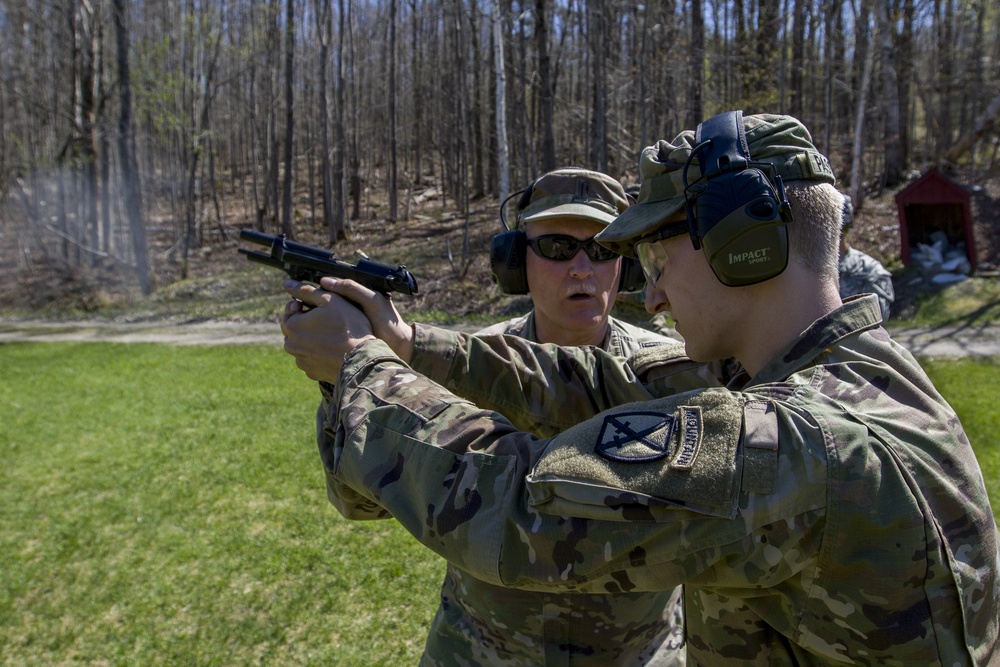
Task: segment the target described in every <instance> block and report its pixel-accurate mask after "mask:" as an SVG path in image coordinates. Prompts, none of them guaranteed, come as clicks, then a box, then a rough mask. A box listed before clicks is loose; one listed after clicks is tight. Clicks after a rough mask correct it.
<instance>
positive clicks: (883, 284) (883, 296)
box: [840, 248, 896, 322]
mask: <svg viewBox="0 0 1000 667" xmlns="http://www.w3.org/2000/svg"><path fill="white" fill-rule="evenodd" d="M857 294H874V295H875V296H877V297H878V305H879V308H880V309H881V310H882V321H883V322H886V321H888V320H889V308H890V306H891V305H892V302H893V300H894V299H895V298H896V292H895V290H893V288H892V274H891V273H889V272H888V271H886V270H885V267H884V266H882V265H881V264H880V263H879V261H878V260H877V259H875V258H874V257H870V256H868V255H866V254H865V253H863V252H861V251H860V250H855V249H854V248H850V249H849V250H848V251H847V252H846V253H844V254H843V255H841V256H840V296H841V298H844V299H846V298H847V297H849V296H855V295H857Z"/></svg>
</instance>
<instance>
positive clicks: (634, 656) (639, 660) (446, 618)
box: [420, 311, 684, 667]
mask: <svg viewBox="0 0 1000 667" xmlns="http://www.w3.org/2000/svg"><path fill="white" fill-rule="evenodd" d="M609 325H610V326H609V327H608V334H607V337H606V339H605V341H604V344H603V345H602V346H601V348H602V349H603V350H605V351H607V352H609V353H610V354H613V355H615V356H618V357H623V358H625V357H630V356H632V355H633V354H635V353H636V352H638V351H639V350H641V349H643V348H646V347H651V346H656V345H662V344H664V343H668V342H671V341H669V340H667V339H665V338H664V337H662V336H660V335H658V334H655V333H653V332H651V331H648V330H646V329H641V328H639V327H635V326H632V325H630V324H628V323H626V322H620V321H618V320H616V319H614V318H611V319H610V320H609ZM489 334H506V335H511V336H518V337H521V338H524V339H526V340H530V341H537V340H538V337H537V334H536V332H535V319H534V311H531V312H529V313H528V314H527V315H524V316H521V317H517V318H514V319H511V320H507V321H506V322H500V323H499V324H496V325H493V326H491V327H488V328H487V329H483V330H481V331H479V332H477V335H489ZM671 349H672V351H673V353H676V346H674V345H672V346H671ZM681 595H682V589H681V587H677V588H675V589H673V590H664V591H650V592H643V593H618V594H615V595H593V594H591V595H588V594H568V593H558V592H544V593H543V592H535V591H525V590H521V589H517V588H508V587H505V586H498V585H496V584H492V583H488V582H485V581H482V580H480V579H477V578H475V577H474V576H472V575H471V574H469V573H468V572H465V571H464V570H462V569H461V568H459V567H458V566H456V565H454V564H452V563H449V564H448V567H447V572H446V574H445V579H444V583H443V585H442V587H441V605H440V607H439V608H438V611H437V614H436V615H435V617H434V621H433V623H432V625H431V630H430V633H429V635H428V638H427V644H426V646H425V647H424V655H423V657H422V659H421V662H420V664H421V665H422V666H424V667H431V666H434V667H438V666H440V667H450V666H451V665H458V664H465V665H505V666H510V665H524V666H525V667H527V666H530V665H571V664H572V665H595V666H596V665H613V664H619V665H656V666H661V665H683V664H684V651H683V648H682V644H683V641H684V616H683V600H682V597H681Z"/></svg>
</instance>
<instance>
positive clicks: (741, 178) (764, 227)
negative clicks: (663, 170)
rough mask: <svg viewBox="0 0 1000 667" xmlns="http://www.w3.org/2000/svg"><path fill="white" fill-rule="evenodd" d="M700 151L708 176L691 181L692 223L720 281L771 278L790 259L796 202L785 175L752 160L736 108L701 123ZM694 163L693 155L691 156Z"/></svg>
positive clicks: (698, 243) (697, 241) (688, 193)
mask: <svg viewBox="0 0 1000 667" xmlns="http://www.w3.org/2000/svg"><path fill="white" fill-rule="evenodd" d="M695 155H699V164H700V165H701V172H702V179H701V180H699V181H698V182H696V183H694V184H691V185H687V166H685V175H684V181H685V196H686V202H685V203H686V208H687V215H688V225H689V229H690V232H691V240H692V242H693V243H694V247H695V249H699V248H701V249H702V250H703V251H704V252H705V256H706V257H707V258H708V263H709V265H710V266H711V267H712V271H713V272H714V273H715V276H716V277H717V278H718V279H719V281H720V282H721V283H722V284H724V285H728V286H730V287H739V286H742V285H753V284H754V283H759V282H763V281H765V280H769V279H771V278H773V277H775V276H777V275H778V274H780V273H781V272H782V271H784V270H785V267H786V266H787V265H788V229H787V226H786V225H787V224H788V223H789V222H791V220H792V217H791V206H790V205H789V204H788V200H787V199H785V191H784V185H783V184H782V182H781V177H780V176H775V177H773V178H769V177H768V176H767V174H765V173H764V169H766V168H768V167H769V165H766V164H762V163H754V162H751V160H750V149H749V147H748V146H747V140H746V135H745V134H744V130H743V112H742V111H730V112H727V113H723V114H719V115H718V116H714V117H712V118H710V119H708V120H707V121H705V122H704V123H702V124H701V125H699V126H698V132H697V134H696V135H695V148H694V149H692V151H691V157H692V158H693V157H695ZM688 164H689V165H690V159H689V161H688Z"/></svg>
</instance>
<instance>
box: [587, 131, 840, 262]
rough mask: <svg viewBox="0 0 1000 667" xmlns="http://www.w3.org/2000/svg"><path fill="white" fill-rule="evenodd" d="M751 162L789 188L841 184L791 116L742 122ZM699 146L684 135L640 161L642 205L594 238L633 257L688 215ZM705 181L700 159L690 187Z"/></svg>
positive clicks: (646, 151) (649, 149)
mask: <svg viewBox="0 0 1000 667" xmlns="http://www.w3.org/2000/svg"><path fill="white" fill-rule="evenodd" d="M743 127H744V130H745V133H746V139H747V145H748V146H749V148H750V158H751V160H753V161H754V162H763V163H767V164H771V165H773V166H774V171H775V173H776V174H777V175H778V176H781V178H782V180H783V181H784V182H786V183H787V182H789V181H801V180H807V181H820V182H823V183H830V184H831V185H832V184H834V183H836V178H835V177H834V175H833V169H831V168H830V162H829V161H828V160H827V159H826V157H825V156H824V155H822V154H821V153H820V152H819V151H818V150H816V146H814V145H813V142H812V136H811V135H810V134H809V130H807V129H806V127H805V126H804V125H803V124H802V123H801V122H800V121H799V120H798V119H796V118H793V117H792V116H781V115H777V114H759V115H753V116H744V117H743ZM694 146H695V132H694V131H693V130H685V131H683V132H681V133H680V134H679V135H677V137H676V138H674V140H673V141H665V140H661V141H658V142H657V143H656V144H655V145H653V146H648V147H646V148H644V149H643V151H642V155H641V156H640V158H639V178H640V179H641V185H640V187H639V197H638V201H637V203H636V204H635V205H634V206H632V207H630V208H629V209H628V210H626V211H625V212H624V213H622V214H621V215H619V216H618V217H617V218H616V219H615V221H614V222H613V223H612V224H610V225H608V227H606V228H605V229H604V230H602V231H601V232H600V233H599V234H598V235H597V236H596V237H595V238H596V239H597V241H598V242H599V243H600V244H601V245H604V246H607V247H608V248H611V249H612V250H614V251H616V252H618V253H620V254H622V255H625V256H627V257H634V256H635V255H634V253H633V250H632V247H633V246H634V245H635V242H636V241H637V240H638V239H640V238H642V237H644V236H648V235H649V234H651V233H652V232H654V231H656V230H657V229H658V228H660V227H662V226H663V225H664V224H665V223H667V222H674V221H676V222H680V221H681V215H680V214H684V204H685V201H684V178H683V173H684V164H685V163H686V162H687V159H688V157H689V156H690V155H691V150H692V149H693V148H694ZM699 178H701V170H700V169H699V166H698V158H695V159H694V160H692V161H691V165H690V166H689V167H688V172H687V181H688V184H689V185H690V184H691V183H694V182H695V181H697V180H698V179H699Z"/></svg>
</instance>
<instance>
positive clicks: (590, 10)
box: [587, 0, 608, 172]
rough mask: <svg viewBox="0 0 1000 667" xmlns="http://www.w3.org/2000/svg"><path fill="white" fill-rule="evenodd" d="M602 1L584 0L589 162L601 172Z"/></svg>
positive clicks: (604, 108)
mask: <svg viewBox="0 0 1000 667" xmlns="http://www.w3.org/2000/svg"><path fill="white" fill-rule="evenodd" d="M605 9H606V8H605V3H604V0H587V29H588V33H589V34H590V37H591V41H590V58H591V67H592V75H593V77H594V79H593V82H592V84H591V103H592V106H591V113H592V114H593V117H592V118H591V126H590V128H591V134H590V141H591V144H590V164H591V166H592V167H593V168H594V169H596V170H598V171H602V172H607V171H608V102H607V97H606V96H607V75H606V71H607V66H606V63H607V43H608V38H607V32H608V26H607V23H608V21H607V20H606V19H607V17H606V16H605V13H606V12H605Z"/></svg>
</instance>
